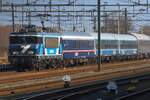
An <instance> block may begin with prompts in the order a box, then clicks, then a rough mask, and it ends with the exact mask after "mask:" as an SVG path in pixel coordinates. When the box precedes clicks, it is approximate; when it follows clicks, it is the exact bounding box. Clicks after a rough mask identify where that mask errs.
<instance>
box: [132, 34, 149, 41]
mask: <svg viewBox="0 0 150 100" xmlns="http://www.w3.org/2000/svg"><path fill="white" fill-rule="evenodd" d="M131 34H132V35H134V36H135V37H136V38H137V39H138V40H146V41H150V36H148V35H145V34H138V33H131Z"/></svg>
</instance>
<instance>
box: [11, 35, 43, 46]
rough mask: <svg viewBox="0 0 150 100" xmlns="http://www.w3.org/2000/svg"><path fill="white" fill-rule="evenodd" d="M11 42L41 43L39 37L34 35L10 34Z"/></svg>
mask: <svg viewBox="0 0 150 100" xmlns="http://www.w3.org/2000/svg"><path fill="white" fill-rule="evenodd" d="M10 43H11V44H37V43H42V38H41V37H35V36H10Z"/></svg>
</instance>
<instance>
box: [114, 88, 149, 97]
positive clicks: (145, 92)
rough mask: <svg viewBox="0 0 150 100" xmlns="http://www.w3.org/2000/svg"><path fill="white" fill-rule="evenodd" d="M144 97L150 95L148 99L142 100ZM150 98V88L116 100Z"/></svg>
mask: <svg viewBox="0 0 150 100" xmlns="http://www.w3.org/2000/svg"><path fill="white" fill-rule="evenodd" d="M144 95H148V96H147V97H144V98H145V99H144V98H141V97H142V96H144ZM148 97H150V88H147V89H143V90H141V91H137V92H134V93H131V94H128V95H125V96H122V97H120V98H117V99H116V100H133V99H134V100H148ZM140 98H141V99H140Z"/></svg>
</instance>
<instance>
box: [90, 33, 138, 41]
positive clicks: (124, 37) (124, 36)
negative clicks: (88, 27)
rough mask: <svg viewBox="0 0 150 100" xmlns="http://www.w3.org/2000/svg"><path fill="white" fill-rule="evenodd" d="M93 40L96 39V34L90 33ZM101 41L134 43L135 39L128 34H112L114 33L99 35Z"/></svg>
mask: <svg viewBox="0 0 150 100" xmlns="http://www.w3.org/2000/svg"><path fill="white" fill-rule="evenodd" d="M90 34H91V35H92V36H93V37H94V38H95V39H97V37H98V36H97V35H98V34H97V33H90ZM101 39H102V40H128V41H136V40H137V39H136V37H134V36H132V35H129V34H119V35H118V34H114V33H101Z"/></svg>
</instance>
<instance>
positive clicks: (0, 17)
mask: <svg viewBox="0 0 150 100" xmlns="http://www.w3.org/2000/svg"><path fill="white" fill-rule="evenodd" d="M34 1H36V2H37V3H40V4H41V3H43V4H46V3H48V1H49V0H29V2H34ZM52 1H53V3H66V1H68V0H52ZM137 1H138V0H101V4H104V2H107V3H108V4H117V3H119V4H132V2H137ZM148 1H149V2H150V0H148ZM25 2H26V0H3V3H17V4H19V3H25ZM79 3H82V4H83V3H85V4H96V3H97V0H78V1H77V3H76V4H79ZM141 3H146V0H141ZM124 8H125V7H122V8H121V9H124ZM127 8H128V12H132V9H133V8H132V7H127ZM141 8H142V9H146V7H135V10H136V11H138V10H139V9H141ZM65 9H68V8H65ZM71 9H72V8H71ZM76 9H83V8H76ZM85 9H89V8H85ZM102 9H103V8H102ZM106 9H107V10H117V9H118V7H117V6H116V7H113V8H112V7H106ZM143 12H146V11H143ZM17 15H18V16H19V15H20V14H17ZM17 19H19V20H20V19H21V17H20V18H16V20H17ZM34 19H35V18H34ZM53 19H55V20H56V19H57V18H53ZM53 19H52V18H50V19H49V20H50V21H48V22H45V24H46V25H47V26H57V22H54V21H53ZM132 19H133V20H136V19H137V20H139V19H140V20H142V19H150V15H149V14H147V15H136V17H132ZM7 20H10V21H9V22H8V21H7ZM37 20H39V22H37V21H32V23H34V24H38V25H40V19H39V18H37ZM81 20H83V21H82V25H81V26H83V25H85V24H86V26H85V27H86V29H87V30H88V31H91V29H90V28H91V23H89V22H87V21H86V22H85V21H84V20H86V19H81ZM16 23H20V22H16ZM133 23H134V27H135V29H137V28H138V27H139V26H141V25H145V24H146V25H150V22H149V21H147V22H146V21H145V22H144V21H143V22H141V21H138V22H133ZM5 24H11V13H0V25H5ZM66 24H67V25H68V26H67V25H66ZM69 24H70V25H69ZM71 24H72V22H71V23H62V26H65V27H67V28H70V26H71ZM81 26H79V27H81Z"/></svg>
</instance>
